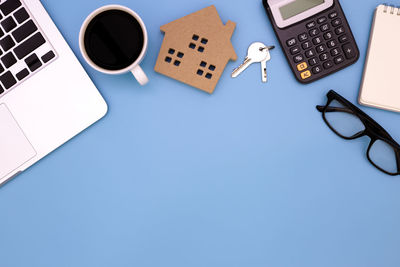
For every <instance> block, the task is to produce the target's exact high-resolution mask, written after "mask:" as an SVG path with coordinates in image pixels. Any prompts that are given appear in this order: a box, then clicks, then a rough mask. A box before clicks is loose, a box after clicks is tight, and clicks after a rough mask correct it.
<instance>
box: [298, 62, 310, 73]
mask: <svg viewBox="0 0 400 267" xmlns="http://www.w3.org/2000/svg"><path fill="white" fill-rule="evenodd" d="M307 68H308V66H307V63H306V62H303V63H300V64H299V65H297V70H298V71H303V70H306V69H307Z"/></svg>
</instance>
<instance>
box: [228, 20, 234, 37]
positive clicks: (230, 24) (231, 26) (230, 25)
mask: <svg viewBox="0 0 400 267" xmlns="http://www.w3.org/2000/svg"><path fill="white" fill-rule="evenodd" d="M235 28H236V23H235V22H233V21H231V20H228V22H227V23H226V24H225V32H226V34H227V35H228V36H229V38H231V37H232V34H233V32H234V31H235Z"/></svg>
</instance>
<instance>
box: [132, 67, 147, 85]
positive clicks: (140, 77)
mask: <svg viewBox="0 0 400 267" xmlns="http://www.w3.org/2000/svg"><path fill="white" fill-rule="evenodd" d="M131 72H132V74H133V76H135V78H136V80H137V81H138V82H139V84H140V85H145V84H147V83H148V82H149V78H147V75H146V73H144V71H143V70H142V68H141V67H140V66H139V65H137V66H136V67H135V68H134V69H133V70H131Z"/></svg>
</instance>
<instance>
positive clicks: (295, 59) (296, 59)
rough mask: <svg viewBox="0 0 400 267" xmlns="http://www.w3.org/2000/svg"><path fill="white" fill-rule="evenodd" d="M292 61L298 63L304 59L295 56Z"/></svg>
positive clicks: (300, 56)
mask: <svg viewBox="0 0 400 267" xmlns="http://www.w3.org/2000/svg"><path fill="white" fill-rule="evenodd" d="M293 60H294V62H295V63H299V62H301V61H303V60H304V57H303V56H302V55H297V56H295V57H294V58H293Z"/></svg>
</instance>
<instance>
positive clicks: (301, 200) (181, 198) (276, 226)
mask: <svg viewBox="0 0 400 267" xmlns="http://www.w3.org/2000/svg"><path fill="white" fill-rule="evenodd" d="M43 3H44V5H45V7H46V8H47V9H48V11H49V13H50V14H51V16H52V17H53V18H54V20H55V22H56V24H57V25H58V26H59V28H60V30H61V32H62V33H63V34H64V36H65V38H66V39H67V41H68V42H69V44H70V45H71V46H72V48H73V50H74V51H75V53H76V54H77V55H78V57H79V59H80V60H81V62H83V60H82V57H81V55H80V52H79V48H78V32H79V29H80V26H81V23H82V22H83V20H84V18H85V17H86V16H87V15H88V14H89V13H90V12H91V11H92V10H94V9H95V8H97V7H100V6H102V5H105V4H111V3H115V2H113V1H111V0H107V1H105V0H85V1H78V0H71V1H56V0H43ZM118 3H119V4H123V5H126V6H128V7H130V8H132V9H134V10H135V11H137V12H138V13H139V14H140V15H141V16H142V18H143V20H144V21H145V23H146V24H147V27H148V31H149V38H150V45H149V51H148V56H147V57H146V59H145V60H144V62H143V68H144V70H145V71H146V72H147V73H148V75H149V77H150V79H151V83H150V84H149V85H148V86H146V87H143V88H142V87H139V85H138V84H137V82H136V81H135V80H134V79H133V78H132V77H131V76H130V75H129V74H126V75H122V76H107V75H103V74H100V73H98V72H96V71H94V70H93V69H91V68H90V67H89V66H88V65H87V64H86V63H84V62H83V64H84V66H85V68H86V70H87V71H88V73H89V75H90V76H91V77H92V79H93V81H94V82H95V83H96V85H97V86H98V88H99V90H100V91H101V93H102V94H103V96H104V97H105V99H106V101H107V102H108V104H109V107H110V109H109V113H108V115H107V116H106V117H105V118H104V119H102V120H101V121H100V122H98V123H97V124H95V125H94V126H92V127H90V128H89V129H88V130H86V131H85V132H83V133H82V134H80V135H79V136H78V137H76V138H75V139H73V140H71V141H70V142H68V143H67V144H66V145H64V146H63V147H61V148H60V149H58V150H57V151H55V152H54V153H52V154H51V155H50V156H48V157H46V158H45V159H43V160H42V161H41V162H40V163H39V164H37V165H35V166H33V167H32V168H30V169H29V170H28V171H26V172H25V173H24V174H22V175H21V176H20V177H18V178H17V179H15V180H14V181H12V182H10V183H9V184H7V185H6V186H4V187H2V188H0V266H2V267H14V266H18V267H26V266H30V267H36V266H37V267H47V266H49V267H50V266H51V267H53V266H57V267H63V266H74V267H80V266H82V267H88V266H96V267H102V266H105V267H106V266H107V267H109V266H118V267H122V266H129V267H131V266H137V267H139V266H140V267H160V266H168V267H188V266H190V267H204V266H210V267H211V266H212V267H214V266H215V267H220V266H227V267H228V266H229V267H265V266H271V267H272V266H273V267H291V266H293V267H303V266H304V267H320V266H324V267H346V266H349V267H369V266H371V267H375V266H385V267H398V266H400V253H399V244H400V227H399V221H400V212H399V203H400V179H399V178H391V177H388V176H385V175H383V174H381V173H380V172H378V171H377V170H376V169H375V168H373V167H372V166H371V165H370V164H369V163H368V162H367V159H366V157H365V151H366V146H367V145H368V141H369V140H368V139H367V138H365V139H360V140H356V141H353V142H348V141H344V140H342V139H340V138H338V137H337V136H336V135H334V134H333V133H332V132H331V131H330V130H329V129H328V128H327V127H326V126H325V124H324V123H323V121H322V118H321V114H320V113H318V112H317V111H316V110H315V105H316V104H324V103H325V101H326V97H325V95H326V92H327V91H328V90H329V89H335V90H337V92H339V93H341V94H342V95H343V96H344V97H346V98H348V99H349V100H350V101H352V102H354V103H356V101H357V95H358V88H359V84H360V79H361V74H362V69H363V64H364V58H365V54H366V49H367V43H368V38H369V31H370V25H371V20H372V15H373V11H374V8H375V7H376V5H378V4H379V3H380V1H379V0H363V1H353V0H342V5H343V8H344V10H345V12H346V13H347V16H348V19H349V22H350V25H351V27H352V29H353V31H354V35H355V37H356V39H357V41H358V44H359V47H360V51H361V58H360V60H359V61H358V62H357V64H355V65H353V66H351V67H350V68H347V69H346V70H344V71H341V72H339V73H337V74H335V75H332V76H330V77H328V78H325V79H323V80H321V81H319V82H316V83H313V84H312V85H307V86H304V85H300V84H299V83H297V82H296V81H295V79H294V78H293V76H292V73H291V71H290V69H289V67H288V65H287V63H286V61H285V59H284V56H283V53H282V51H281V50H280V49H279V48H278V49H275V50H274V51H273V52H272V60H271V61H270V62H269V64H268V72H269V75H270V81H269V83H268V84H265V85H264V84H262V83H261V81H260V79H261V77H260V76H261V75H260V70H259V67H256V66H252V67H251V68H250V69H249V70H247V71H246V72H245V73H243V75H241V76H240V77H239V78H237V79H231V78H230V71H231V70H232V69H233V68H234V67H236V66H237V65H238V64H239V62H231V63H229V65H228V66H227V69H226V71H225V73H224V75H223V78H222V79H221V81H220V83H219V84H218V86H217V89H216V91H215V93H214V94H213V95H208V94H205V93H202V92H201V91H198V90H196V89H193V88H191V87H188V86H186V85H183V84H180V83H178V82H176V81H174V80H172V79H169V78H166V77H164V76H161V75H159V74H157V73H155V72H154V71H153V67H154V65H155V61H156V57H157V54H158V50H159V48H160V45H161V42H162V39H163V35H162V34H161V32H160V30H159V27H160V26H161V25H162V24H165V23H167V22H169V21H172V20H174V19H177V18H179V17H182V16H184V15H187V14H189V13H191V12H194V11H197V10H199V9H201V8H203V7H206V6H208V5H211V4H215V5H216V7H217V9H218V11H219V13H220V15H221V17H222V19H223V21H224V22H226V21H227V20H228V19H231V20H233V21H235V22H237V24H238V25H237V29H236V32H235V33H234V36H233V39H232V41H233V44H234V47H235V49H236V51H237V54H238V56H239V61H241V60H242V59H243V58H244V56H245V53H246V51H247V47H248V45H249V44H250V43H251V42H254V41H262V42H265V43H267V44H275V45H278V42H277V40H276V38H275V36H274V34H273V31H272V28H271V27H270V25H269V22H268V20H267V17H266V15H265V12H264V10H263V8H262V5H261V1H259V0H254V1H235V2H234V4H232V3H233V1H228V0H218V1H210V0H204V1H185V0H169V1H161V0H153V1H133V0H120V1H118ZM362 109H363V110H364V111H366V112H367V113H368V114H370V115H371V116H372V117H374V118H375V119H376V120H377V121H378V122H379V123H381V124H382V125H383V126H384V127H385V128H386V129H387V130H388V131H389V132H390V133H392V135H393V137H394V138H396V139H397V140H400V124H399V119H400V117H399V114H395V113H391V112H387V111H381V110H376V109H372V108H365V107H363V108H362Z"/></svg>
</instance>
